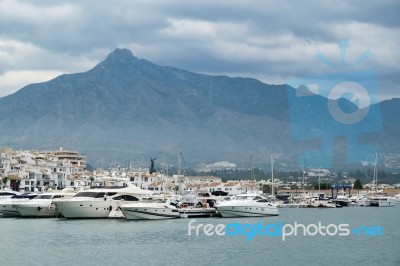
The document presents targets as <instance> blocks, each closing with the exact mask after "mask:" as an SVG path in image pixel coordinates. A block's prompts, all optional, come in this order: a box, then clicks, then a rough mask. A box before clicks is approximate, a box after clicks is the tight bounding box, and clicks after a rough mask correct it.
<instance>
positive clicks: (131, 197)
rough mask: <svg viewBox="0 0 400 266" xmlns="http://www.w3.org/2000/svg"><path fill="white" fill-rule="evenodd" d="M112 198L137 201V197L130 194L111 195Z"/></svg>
mask: <svg viewBox="0 0 400 266" xmlns="http://www.w3.org/2000/svg"><path fill="white" fill-rule="evenodd" d="M113 200H124V201H139V199H138V198H136V197H134V196H131V195H119V196H116V197H113Z"/></svg>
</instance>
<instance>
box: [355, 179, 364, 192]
mask: <svg viewBox="0 0 400 266" xmlns="http://www.w3.org/2000/svg"><path fill="white" fill-rule="evenodd" d="M353 188H354V189H358V190H360V189H363V185H362V183H361V181H360V179H359V178H358V179H357V180H356V181H355V182H354V187H353Z"/></svg>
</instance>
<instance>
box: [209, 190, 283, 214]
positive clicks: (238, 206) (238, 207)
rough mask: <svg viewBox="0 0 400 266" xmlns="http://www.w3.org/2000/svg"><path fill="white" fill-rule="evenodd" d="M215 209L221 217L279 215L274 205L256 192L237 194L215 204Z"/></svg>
mask: <svg viewBox="0 0 400 266" xmlns="http://www.w3.org/2000/svg"><path fill="white" fill-rule="evenodd" d="M215 207H216V209H217V211H218V213H219V214H220V215H221V216H222V217H260V216H277V215H279V211H278V208H277V207H276V205H274V204H272V203H271V202H268V200H267V199H266V198H265V197H263V196H259V195H257V194H242V195H237V196H235V197H233V198H232V200H230V201H223V202H219V203H217V204H216V206H215Z"/></svg>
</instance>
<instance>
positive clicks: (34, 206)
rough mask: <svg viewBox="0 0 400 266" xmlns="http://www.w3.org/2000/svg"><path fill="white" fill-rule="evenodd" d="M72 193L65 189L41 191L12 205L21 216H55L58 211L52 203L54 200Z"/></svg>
mask: <svg viewBox="0 0 400 266" xmlns="http://www.w3.org/2000/svg"><path fill="white" fill-rule="evenodd" d="M74 195H75V193H74V192H67V191H59V192H49V193H43V194H40V195H37V196H36V197H35V198H34V199H32V200H29V201H24V202H18V203H14V204H13V206H14V207H15V208H16V210H17V211H18V213H19V214H20V216H22V217H56V216H58V215H59V211H58V209H57V208H56V206H55V204H54V202H55V200H57V199H63V198H70V197H73V196H74Z"/></svg>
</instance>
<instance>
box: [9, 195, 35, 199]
mask: <svg viewBox="0 0 400 266" xmlns="http://www.w3.org/2000/svg"><path fill="white" fill-rule="evenodd" d="M35 197H36V195H35V194H22V195H15V196H12V197H11V198H13V199H33V198H35Z"/></svg>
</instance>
